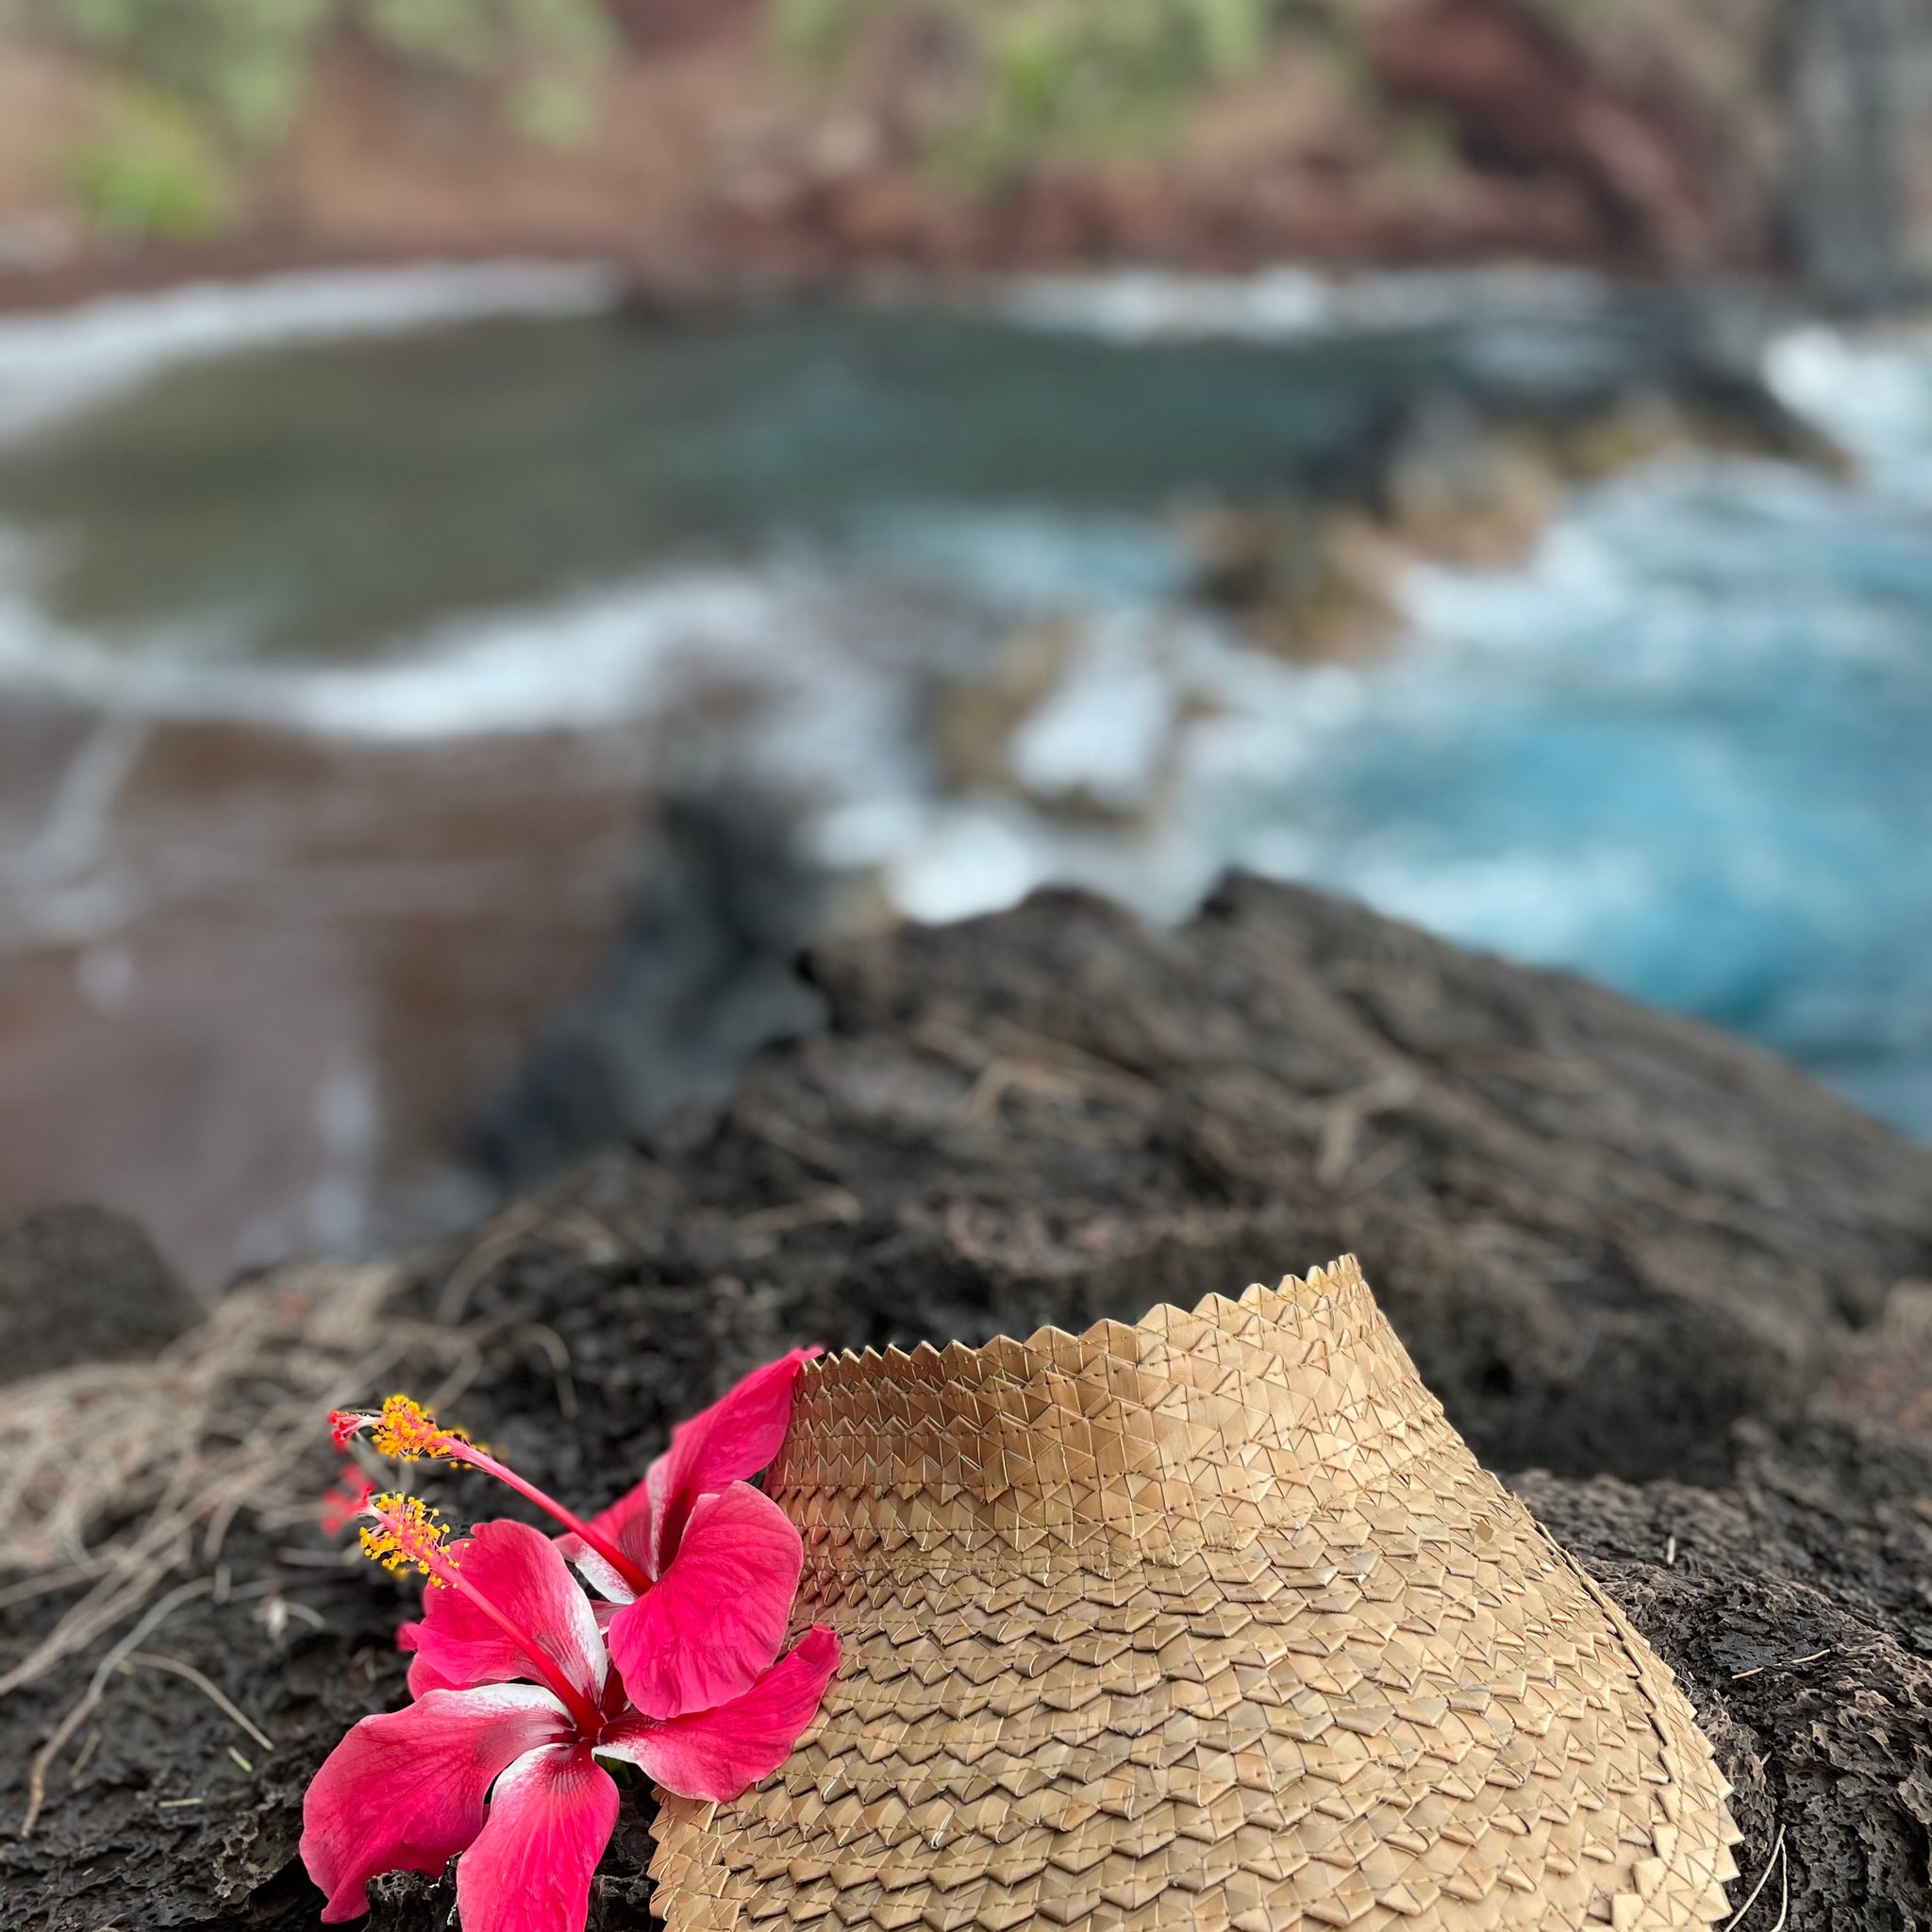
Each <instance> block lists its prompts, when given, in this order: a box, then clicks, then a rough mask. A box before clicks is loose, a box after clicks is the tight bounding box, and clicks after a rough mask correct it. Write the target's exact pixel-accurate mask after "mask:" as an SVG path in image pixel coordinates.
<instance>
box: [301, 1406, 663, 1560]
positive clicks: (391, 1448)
mask: <svg viewBox="0 0 1932 1932" xmlns="http://www.w3.org/2000/svg"><path fill="white" fill-rule="evenodd" d="M328 1422H329V1433H330V1435H331V1436H332V1437H333V1438H334V1440H335V1444H336V1447H337V1448H339V1449H342V1448H346V1447H347V1446H348V1444H349V1443H350V1442H352V1441H354V1440H355V1439H356V1437H357V1436H358V1435H360V1434H362V1433H363V1432H364V1431H365V1430H366V1431H367V1432H368V1435H369V1441H370V1444H371V1446H372V1447H373V1448H374V1449H375V1451H376V1453H377V1454H378V1455H381V1456H386V1457H390V1458H391V1460H392V1461H397V1462H418V1461H421V1460H422V1459H423V1458H425V1457H430V1458H432V1459H446V1460H448V1461H451V1462H459V1463H462V1464H464V1465H465V1466H466V1467H467V1468H470V1469H476V1470H481V1471H482V1472H483V1474H485V1475H493V1476H494V1477H495V1478H496V1479H497V1481H498V1482H500V1483H505V1484H507V1485H508V1487H509V1488H510V1489H513V1490H514V1491H516V1492H517V1494H518V1495H520V1496H523V1497H525V1499H527V1500H528V1501H529V1502H532V1503H534V1504H535V1505H536V1506H537V1507H538V1508H540V1509H541V1510H542V1511H544V1513H545V1514H546V1515H549V1516H552V1517H554V1518H555V1519H556V1520H557V1521H558V1523H560V1524H563V1526H564V1528H565V1529H567V1530H569V1531H570V1533H571V1534H572V1535H573V1536H575V1537H576V1538H577V1539H578V1540H579V1541H582V1542H583V1543H585V1544H586V1545H587V1546H588V1547H589V1548H591V1549H593V1550H595V1551H596V1553H597V1554H598V1555H599V1556H600V1557H603V1558H604V1560H605V1561H606V1562H607V1563H608V1564H609V1565H610V1567H611V1568H612V1569H613V1570H614V1571H616V1573H617V1574H618V1575H620V1576H621V1577H623V1578H624V1580H625V1583H627V1584H628V1585H629V1586H630V1589H631V1591H632V1593H633V1594H634V1595H637V1596H642V1595H643V1594H644V1592H645V1591H647V1590H649V1589H650V1588H651V1577H650V1575H649V1574H647V1573H646V1572H645V1571H644V1569H643V1568H642V1567H641V1565H640V1564H638V1563H637V1562H635V1561H634V1560H633V1559H632V1558H630V1557H626V1556H625V1553H624V1552H623V1551H622V1550H620V1549H619V1548H618V1547H617V1545H616V1544H615V1543H614V1542H612V1541H611V1540H610V1539H609V1538H608V1536H605V1535H604V1534H602V1533H601V1532H600V1531H598V1530H596V1529H593V1528H592V1527H591V1525H590V1524H588V1523H586V1522H585V1521H584V1520H583V1518H582V1517H580V1516H578V1515H576V1514H575V1513H574V1512H573V1511H571V1510H569V1509H566V1508H565V1507H563V1505H562V1504H561V1503H559V1502H558V1501H557V1500H556V1498H555V1497H552V1496H547V1495H545V1494H544V1492H543V1491H541V1490H540V1489H539V1488H538V1487H537V1486H536V1484H535V1483H533V1482H530V1481H528V1480H526V1479H525V1477H523V1476H521V1475H519V1474H517V1473H516V1471H515V1470H513V1469H511V1468H510V1467H509V1465H508V1463H505V1462H499V1461H498V1460H497V1459H496V1457H493V1456H491V1454H490V1453H489V1452H488V1451H487V1450H486V1449H485V1448H484V1447H483V1445H482V1444H481V1443H480V1442H473V1441H471V1440H470V1438H469V1435H468V1434H467V1432H466V1431H464V1430H462V1429H453V1428H445V1427H443V1425H442V1424H440V1423H439V1422H438V1421H437V1420H436V1418H435V1417H434V1416H433V1415H431V1414H430V1413H429V1411H428V1410H427V1409H425V1407H423V1406H422V1404H421V1403H418V1402H412V1401H411V1400H410V1399H409V1398H408V1396H407V1395H391V1397H390V1398H389V1399H388V1401H386V1402H385V1403H384V1404H383V1405H382V1407H381V1409H380V1410H379V1411H378V1412H376V1413H375V1414H373V1415H372V1414H369V1413H367V1412H365V1411H361V1410H356V1409H338V1410H336V1412H335V1413H334V1414H332V1415H331V1416H330V1417H329V1419H328Z"/></svg>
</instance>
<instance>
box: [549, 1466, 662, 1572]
mask: <svg viewBox="0 0 1932 1932" xmlns="http://www.w3.org/2000/svg"><path fill="white" fill-rule="evenodd" d="M591 1528H592V1529H594V1530H595V1531H596V1532H597V1533H598V1534H599V1535H600V1536H602V1537H603V1538H605V1540H606V1541H609V1542H613V1543H615V1544H616V1545H617V1547H618V1548H619V1549H620V1550H621V1551H622V1552H623V1553H624V1554H625V1556H626V1557H629V1558H630V1559H631V1561H632V1562H633V1563H635V1564H636V1565H637V1566H638V1568H639V1569H640V1570H642V1571H645V1572H647V1573H648V1571H649V1570H650V1567H651V1480H650V1478H649V1477H648V1476H646V1477H645V1478H644V1480H643V1481H642V1482H641V1483H640V1484H639V1485H638V1486H637V1488H636V1489H634V1490H632V1491H629V1493H628V1494H626V1495H623V1496H620V1497H618V1499H617V1501H616V1502H614V1503H613V1504H611V1506H610V1507H609V1508H608V1509H606V1510H605V1511H604V1512H603V1513H602V1514H601V1515H598V1516H593V1517H591ZM557 1547H558V1549H559V1550H561V1551H562V1552H563V1555H564V1560H565V1561H566V1562H569V1563H574V1564H575V1565H576V1567H577V1569H578V1570H579V1571H580V1572H581V1573H582V1574H583V1578H584V1581H585V1582H586V1583H588V1584H589V1585H590V1586H591V1589H592V1590H594V1591H597V1592H598V1594H599V1595H601V1596H605V1597H608V1598H609V1600H610V1601H611V1602H612V1603H615V1604H627V1603H629V1602H630V1601H631V1599H632V1597H633V1596H635V1595H636V1593H637V1592H636V1591H633V1590H632V1589H631V1587H630V1585H629V1584H628V1583H626V1582H625V1579H624V1577H623V1576H622V1575H621V1574H619V1573H618V1572H617V1571H616V1570H614V1569H612V1568H611V1566H610V1564H609V1563H608V1561H606V1560H605V1558H604V1557H600V1556H599V1555H598V1554H597V1552H596V1551H595V1550H593V1549H592V1548H591V1546H590V1544H589V1543H587V1542H585V1541H584V1540H583V1539H582V1538H581V1537H580V1536H576V1535H575V1534H572V1535H568V1536H560V1537H558V1539H557Z"/></svg>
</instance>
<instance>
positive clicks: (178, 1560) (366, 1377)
mask: <svg viewBox="0 0 1932 1932" xmlns="http://www.w3.org/2000/svg"><path fill="white" fill-rule="evenodd" d="M400 1283H401V1276H400V1274H398V1272H397V1271H396V1270H394V1269H392V1268H389V1267H375V1266H371V1267H300V1268H291V1269H285V1270H282V1271H280V1272H279V1273H277V1274H274V1275H271V1276H268V1277H266V1278H265V1279H264V1280H262V1281H261V1282H259V1283H257V1284H255V1285H253V1286H250V1287H248V1288H245V1289H242V1290H239V1291H236V1292H235V1293H233V1294H230V1295H228V1296H226V1297H225V1299H224V1300H222V1301H221V1302H220V1303H219V1304H217V1305H216V1307H214V1308H213V1309H212V1310H211V1311H210V1313H209V1315H208V1320H207V1321H206V1322H205V1323H204V1324H202V1325H201V1326H200V1327H199V1328H197V1329H195V1330H194V1331H193V1332H192V1334H190V1335H187V1336H184V1337H183V1338H182V1339H181V1340H180V1341H178V1342H176V1343H175V1344H174V1345H173V1346H172V1347H170V1348H168V1349H166V1350H164V1351H163V1352H162V1353H161V1354H159V1355H158V1356H157V1357H154V1358H153V1359H151V1360H146V1361H131V1362H116V1363H91V1364H86V1365H83V1366H80V1367H76V1368H73V1369H67V1370H62V1371H59V1372H58V1373H56V1374H48V1375H42V1376H37V1377H34V1378H32V1379H30V1380H27V1381H25V1382H20V1383H16V1384H15V1385H14V1386H13V1387H12V1388H10V1389H9V1390H8V1391H7V1400H6V1402H5V1403H4V1404H0V1602H11V1603H20V1602H23V1601H28V1600H31V1599H32V1598H33V1597H35V1596H38V1595H41V1594H51V1593H53V1592H55V1591H61V1590H72V1589H75V1588H77V1587H79V1586H81V1585H85V1586H87V1587H86V1589H85V1591H83V1593H82V1594H81V1595H80V1597H79V1598H78V1599H77V1600H76V1601H75V1602H73V1603H71V1604H69V1605H68V1606H67V1607H65V1608H64V1610H63V1611H62V1612H61V1614H60V1615H59V1616H58V1618H56V1619H55V1620H54V1622H53V1623H52V1625H51V1627H50V1628H48V1629H47V1630H46V1632H45V1633H44V1634H43V1635H42V1636H41V1637H40V1638H39V1639H38V1641H34V1642H32V1643H31V1644H30V1646H29V1648H28V1649H27V1652H26V1654H25V1657H21V1658H20V1659H19V1660H18V1661H17V1662H15V1663H13V1664H12V1665H11V1667H10V1668H8V1670H6V1671H5V1672H0V1697H4V1696H6V1695H7V1694H8V1693H9V1692H11V1691H17V1690H19V1689H20V1688H21V1687H22V1686H23V1685H25V1684H31V1683H33V1682H35V1681H36V1680H37V1679H40V1678H42V1677H44V1676H46V1675H47V1674H49V1673H50V1672H52V1671H54V1670H55V1669H56V1668H57V1667H58V1666H59V1665H60V1664H61V1663H62V1661H63V1660H64V1659H66V1658H69V1657H73V1656H74V1655H75V1653H76V1652H78V1651H81V1650H83V1649H85V1648H86V1647H87V1646H89V1645H91V1644H92V1642H93V1641H95V1640H96V1639H97V1638H99V1637H100V1636H102V1635H103V1634H104V1633H105V1632H107V1631H108V1630H111V1629H112V1628H114V1627H115V1626H116V1625H117V1624H121V1623H123V1622H125V1620H126V1619H127V1618H129V1617H131V1616H137V1615H139V1614H140V1612H141V1611H142V1608H143V1607H145V1606H146V1605H148V1604H149V1603H150V1602H151V1601H152V1600H153V1598H154V1597H155V1596H156V1594H157V1593H158V1591H160V1590H161V1589H162V1588H163V1587H164V1586H165V1585H166V1584H167V1583H168V1582H169V1581H170V1579H171V1578H172V1577H174V1576H175V1575H176V1574H179V1573H181V1572H183V1571H185V1570H187V1569H189V1568H191V1567H192V1566H199V1565H205V1564H208V1563H211V1562H213V1561H214V1560H215V1559H216V1558H217V1557H219V1555H220V1553H221V1549H222V1545H223V1541H224V1540H225V1537H226V1535H227V1533H228V1531H229V1529H230V1527H231V1526H232V1524H234V1522H235V1519H236V1517H237V1516H238V1515H239V1514H241V1513H242V1512H243V1511H244V1510H245V1511H247V1512H249V1513H250V1514H251V1515H252V1516H253V1517H254V1518H255V1519H256V1520H258V1522H260V1523H261V1524H263V1525H264V1526H269V1527H273V1526H275V1525H279V1524H293V1523H298V1522H310V1521H313V1519H314V1513H315V1505H316V1498H315V1495H314V1488H315V1484H314V1475H315V1470H314V1466H313V1463H312V1462H310V1463H309V1466H308V1468H307V1469H306V1470H304V1468H303V1464H304V1463H305V1460H307V1459H308V1458H310V1457H313V1456H314V1453H315V1450H316V1448H317V1445H318V1443H320V1442H322V1441H325V1434H324V1429H325V1418H326V1416H327V1413H328V1411H329V1409H330V1408H332V1407H341V1406H343V1405H345V1404H348V1403H351V1402H360V1401H366V1400H368V1399H369V1397H370V1395H371V1394H372V1392H373V1391H380V1390H381V1389H382V1387H383V1385H384V1384H385V1383H386V1382H388V1381H391V1380H392V1379H393V1378H395V1377H396V1376H397V1375H398V1374H400V1373H401V1371H402V1370H403V1369H404V1367H405V1366H407V1367H408V1369H409V1370H410V1371H411V1372H412V1373H413V1374H415V1375H416V1376H418V1377H422V1378H424V1379H427V1378H428V1377H429V1376H434V1375H441V1381H442V1386H441V1388H440V1389H438V1390H436V1391H434V1394H433V1397H432V1399H433V1400H435V1401H439V1402H444V1403H446V1402H448V1401H451V1400H453V1399H454V1398H455V1396H456V1395H457V1394H458V1392H459V1391H461V1389H462V1388H463V1387H465V1386H467V1384H468V1383H469V1381H470V1380H471V1379H472V1378H473V1377H474V1375H475V1372H476V1370H477V1368H478V1367H479V1365H480V1355H479V1353H478V1346H477V1342H476V1340H475V1336H474V1334H470V1333H465V1332H464V1331H463V1330H461V1329H457V1328H452V1327H448V1326H443V1325H439V1324H429V1323H423V1322H415V1321H406V1320H402V1319H399V1318H398V1317H397V1316H396V1315H395V1314H394V1313H393V1312H392V1310H391V1306H390V1305H391V1302H392V1300H393V1298H394V1296H395V1293H396V1291H397V1289H398V1287H399V1286H400ZM9 1577H12V1578H17V1579H19V1580H17V1581H7V1580H6V1579H8V1578H9Z"/></svg>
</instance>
